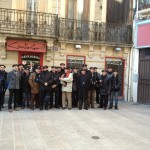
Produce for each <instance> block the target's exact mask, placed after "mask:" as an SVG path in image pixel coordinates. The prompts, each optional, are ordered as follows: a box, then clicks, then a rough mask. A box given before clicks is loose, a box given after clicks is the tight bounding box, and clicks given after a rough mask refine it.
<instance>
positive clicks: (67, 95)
mask: <svg viewBox="0 0 150 150" xmlns="http://www.w3.org/2000/svg"><path fill="white" fill-rule="evenodd" d="M59 80H60V82H61V84H62V109H65V108H66V100H68V109H69V110H70V109H71V108H72V97H71V95H72V82H73V75H72V73H71V72H70V68H68V67H67V68H65V73H64V74H63V75H62V76H61V77H60V78H59Z"/></svg>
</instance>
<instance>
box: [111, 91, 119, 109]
mask: <svg viewBox="0 0 150 150" xmlns="http://www.w3.org/2000/svg"><path fill="white" fill-rule="evenodd" d="M118 94H119V92H118V91H111V99H110V107H113V101H114V98H115V106H118Z"/></svg>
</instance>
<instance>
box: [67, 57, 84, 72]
mask: <svg viewBox="0 0 150 150" xmlns="http://www.w3.org/2000/svg"><path fill="white" fill-rule="evenodd" d="M84 63H85V56H72V55H70V56H67V67H70V68H73V67H75V66H76V67H78V69H81V68H82V65H83V64H84Z"/></svg>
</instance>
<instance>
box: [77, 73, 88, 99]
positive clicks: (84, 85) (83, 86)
mask: <svg viewBox="0 0 150 150" xmlns="http://www.w3.org/2000/svg"><path fill="white" fill-rule="evenodd" d="M89 86H90V77H89V74H88V73H86V74H85V75H83V74H80V75H79V76H78V91H79V98H81V97H88V90H89Z"/></svg>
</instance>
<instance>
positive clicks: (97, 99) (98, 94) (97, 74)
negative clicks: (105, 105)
mask: <svg viewBox="0 0 150 150" xmlns="http://www.w3.org/2000/svg"><path fill="white" fill-rule="evenodd" d="M94 72H95V75H96V76H97V77H98V79H100V73H98V72H97V67H94ZM99 96H100V84H99V82H97V83H96V103H97V104H99Z"/></svg>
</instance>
